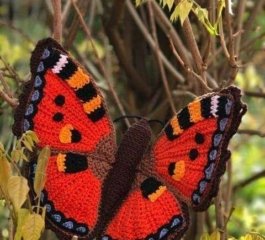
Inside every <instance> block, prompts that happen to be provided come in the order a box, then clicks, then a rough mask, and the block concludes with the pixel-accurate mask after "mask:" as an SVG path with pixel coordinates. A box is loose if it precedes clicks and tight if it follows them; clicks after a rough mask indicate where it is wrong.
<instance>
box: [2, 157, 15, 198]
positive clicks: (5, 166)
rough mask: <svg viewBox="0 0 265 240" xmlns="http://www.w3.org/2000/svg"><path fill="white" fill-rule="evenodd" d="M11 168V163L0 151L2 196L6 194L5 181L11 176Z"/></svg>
mask: <svg viewBox="0 0 265 240" xmlns="http://www.w3.org/2000/svg"><path fill="white" fill-rule="evenodd" d="M11 174H12V170H11V165H10V163H9V162H8V160H7V158H6V157H5V154H4V153H3V152H0V187H1V192H2V194H3V195H4V196H7V194H8V193H7V183H8V180H9V178H10V177H11Z"/></svg>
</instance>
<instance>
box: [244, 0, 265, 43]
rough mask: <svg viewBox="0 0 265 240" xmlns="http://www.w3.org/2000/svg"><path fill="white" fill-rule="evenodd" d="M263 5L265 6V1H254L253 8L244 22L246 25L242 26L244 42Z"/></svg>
mask: <svg viewBox="0 0 265 240" xmlns="http://www.w3.org/2000/svg"><path fill="white" fill-rule="evenodd" d="M264 4H265V0H257V1H255V4H254V8H253V10H252V11H251V13H250V15H249V17H248V19H247V21H246V24H245V26H244V31H245V34H244V37H243V39H244V40H247V36H249V35H248V33H249V31H251V29H252V27H253V24H254V23H255V20H256V18H257V16H258V13H259V11H262V9H263V5H264Z"/></svg>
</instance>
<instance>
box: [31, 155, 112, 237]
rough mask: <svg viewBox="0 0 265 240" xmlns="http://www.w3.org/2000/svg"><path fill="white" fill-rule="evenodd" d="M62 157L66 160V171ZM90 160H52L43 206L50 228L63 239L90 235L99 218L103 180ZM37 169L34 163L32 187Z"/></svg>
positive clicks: (73, 157) (75, 157) (76, 157)
mask: <svg viewBox="0 0 265 240" xmlns="http://www.w3.org/2000/svg"><path fill="white" fill-rule="evenodd" d="M62 158H64V159H65V163H64V168H62V164H61V159H62ZM86 158H87V157H86V156H84V155H78V154H73V153H65V154H58V155H54V156H52V157H50V159H49V163H48V167H47V172H46V175H47V178H46V182H45V190H44V191H43V192H42V196H41V203H42V205H45V206H46V216H47V221H48V227H50V228H51V229H53V230H55V231H56V233H57V234H58V236H61V237H62V239H71V238H72V236H73V235H77V236H79V237H81V238H82V236H83V237H85V236H87V235H88V234H89V233H90V232H91V230H92V229H93V227H94V226H95V224H96V221H97V219H98V207H99V204H100V197H101V185H102V180H101V179H100V177H99V176H97V175H95V174H94V171H93V167H91V166H90V167H88V166H87V159H86ZM71 161H72V162H71ZM82 161H83V162H82ZM73 163H74V164H73ZM105 164H106V163H105ZM76 165H79V167H81V166H83V169H78V172H75V168H76ZM73 166H74V167H73ZM35 167H36V162H32V164H31V167H30V173H29V176H30V182H31V184H33V181H34V175H35V172H34V171H35V170H34V169H35ZM101 167H102V169H101V170H102V171H107V169H104V166H101ZM107 167H108V166H107ZM69 173H71V174H69Z"/></svg>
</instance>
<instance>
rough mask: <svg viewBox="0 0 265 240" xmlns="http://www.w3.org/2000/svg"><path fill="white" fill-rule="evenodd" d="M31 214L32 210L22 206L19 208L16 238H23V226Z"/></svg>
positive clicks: (19, 239)
mask: <svg viewBox="0 0 265 240" xmlns="http://www.w3.org/2000/svg"><path fill="white" fill-rule="evenodd" d="M29 215H30V212H29V210H28V209H25V208H21V209H19V210H18V214H17V219H18V220H17V230H16V234H15V240H21V238H22V227H23V225H24V223H25V220H26V218H27V217H28V216H29Z"/></svg>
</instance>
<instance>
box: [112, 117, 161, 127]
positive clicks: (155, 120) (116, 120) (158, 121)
mask: <svg viewBox="0 0 265 240" xmlns="http://www.w3.org/2000/svg"><path fill="white" fill-rule="evenodd" d="M125 118H134V119H138V120H141V119H143V118H144V117H141V116H137V115H124V116H120V117H118V118H116V119H114V121H113V122H114V123H117V122H119V121H120V120H122V119H125ZM148 122H149V123H159V124H160V125H161V126H162V127H164V126H165V123H164V122H162V121H160V120H158V119H150V120H148Z"/></svg>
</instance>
